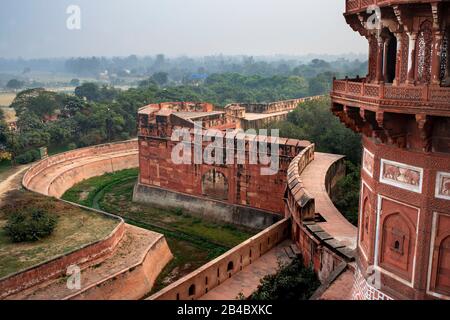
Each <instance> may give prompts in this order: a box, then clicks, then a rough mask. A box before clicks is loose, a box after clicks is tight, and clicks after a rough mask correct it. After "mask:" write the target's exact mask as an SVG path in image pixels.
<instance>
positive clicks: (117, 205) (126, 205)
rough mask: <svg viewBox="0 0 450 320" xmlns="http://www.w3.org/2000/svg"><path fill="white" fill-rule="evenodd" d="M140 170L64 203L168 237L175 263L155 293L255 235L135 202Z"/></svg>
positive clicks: (99, 181) (73, 192)
mask: <svg viewBox="0 0 450 320" xmlns="http://www.w3.org/2000/svg"><path fill="white" fill-rule="evenodd" d="M137 177H138V169H130V170H123V171H120V172H117V173H114V174H106V175H104V176H102V177H95V178H92V179H89V180H85V181H83V182H81V183H79V184H78V185H76V186H74V187H73V188H72V189H70V190H68V191H67V192H66V193H65V194H64V195H63V199H65V200H68V201H72V202H76V203H80V204H83V205H85V206H90V207H94V208H99V209H102V210H104V211H106V212H110V213H113V214H117V215H120V216H122V217H123V218H124V219H125V220H126V221H127V222H128V223H130V224H133V225H136V226H139V227H142V228H145V229H148V230H152V231H155V232H159V233H162V234H164V235H165V237H166V239H167V242H168V244H169V247H170V249H171V251H172V253H173V254H174V259H173V260H172V261H171V262H170V263H169V265H168V266H167V267H166V268H165V269H164V270H163V272H162V273H161V275H160V277H159V278H158V279H157V281H156V284H155V287H154V289H153V291H152V292H156V291H158V290H159V289H162V288H163V287H165V286H167V285H168V284H170V283H172V282H174V281H176V280H178V279H180V278H181V277H183V276H184V275H186V274H188V273H190V272H192V271H194V270H195V269H197V268H198V267H200V266H202V265H204V264H205V263H207V262H209V261H211V260H212V259H214V258H216V257H218V256H220V255H221V254H223V253H224V252H226V251H228V250H229V249H231V248H233V247H234V246H236V245H238V244H240V243H242V242H243V241H245V240H247V239H248V238H250V237H251V236H253V235H254V234H255V233H256V231H249V230H242V229H240V228H237V227H236V226H233V225H229V224H220V223H215V222H211V221H206V220H202V219H200V218H196V217H193V216H190V215H188V214H185V213H183V211H182V210H168V209H160V208H155V207H152V206H149V205H145V204H138V203H134V202H132V197H133V187H134V184H135V183H136V181H137Z"/></svg>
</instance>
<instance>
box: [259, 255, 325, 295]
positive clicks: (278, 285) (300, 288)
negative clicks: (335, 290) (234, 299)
mask: <svg viewBox="0 0 450 320" xmlns="http://www.w3.org/2000/svg"><path fill="white" fill-rule="evenodd" d="M319 286H320V281H319V279H318V278H317V276H316V274H315V273H314V271H313V270H312V269H311V268H306V267H305V266H304V265H303V262H302V261H301V259H298V258H297V259H294V261H292V263H291V264H289V265H287V266H284V265H280V267H279V270H278V272H277V273H276V274H274V275H269V276H266V277H264V278H263V279H262V280H261V284H260V286H259V287H258V290H257V291H256V292H255V293H254V294H253V295H252V296H251V300H262V301H264V300H265V301H297V300H308V299H309V298H310V297H311V296H312V295H313V293H314V291H315V290H316V289H317V288H318V287H319Z"/></svg>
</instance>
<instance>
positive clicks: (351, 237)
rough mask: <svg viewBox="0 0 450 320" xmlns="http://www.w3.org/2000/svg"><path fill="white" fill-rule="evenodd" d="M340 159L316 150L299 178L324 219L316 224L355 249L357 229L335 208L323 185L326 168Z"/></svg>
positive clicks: (337, 156) (340, 157)
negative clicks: (312, 158)
mask: <svg viewBox="0 0 450 320" xmlns="http://www.w3.org/2000/svg"><path fill="white" fill-rule="evenodd" d="M340 159H342V156H339V155H335V154H328V153H320V152H316V153H315V156H314V160H313V161H312V162H311V163H310V164H309V165H308V166H307V167H306V168H305V170H304V171H303V172H302V174H301V175H300V178H301V179H302V181H303V183H304V186H305V188H306V189H307V190H308V192H309V193H310V194H311V195H312V196H313V197H314V198H315V201H316V212H317V213H320V214H321V215H322V217H323V218H324V219H325V220H326V222H320V223H317V225H318V226H320V227H321V228H322V229H323V230H325V231H326V232H327V233H329V234H330V235H331V236H333V237H334V238H335V239H336V240H338V241H340V242H341V243H342V244H344V245H346V246H348V247H350V248H352V249H355V248H356V237H357V230H358V229H357V228H356V227H355V226H354V225H352V224H351V223H350V222H348V220H347V219H345V217H344V216H343V215H342V214H341V213H340V212H339V210H338V209H336V207H335V206H334V204H333V202H332V201H331V199H330V197H329V196H328V193H327V189H326V187H325V178H326V175H327V172H328V169H329V168H330V167H331V166H332V165H333V163H335V162H336V161H338V160H340Z"/></svg>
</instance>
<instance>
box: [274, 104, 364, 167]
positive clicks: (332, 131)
mask: <svg viewBox="0 0 450 320" xmlns="http://www.w3.org/2000/svg"><path fill="white" fill-rule="evenodd" d="M330 105H331V102H330V100H329V98H323V99H320V100H316V101H308V102H306V103H303V104H301V105H300V106H299V108H297V109H296V110H294V111H293V112H291V113H290V114H289V115H288V119H287V121H282V122H278V123H273V124H271V125H270V128H273V129H277V128H278V129H280V135H281V136H282V137H287V138H295V139H304V140H309V141H311V142H314V143H315V144H316V149H317V151H319V152H326V153H334V154H342V155H345V156H346V157H347V159H348V160H350V161H351V162H352V163H353V164H355V165H357V164H359V163H360V162H361V152H362V146H361V137H360V135H358V134H355V133H354V132H353V131H352V130H350V129H348V128H346V127H345V126H344V125H343V124H342V123H341V122H340V121H339V119H338V118H337V117H335V116H334V115H333V114H332V113H331V111H330Z"/></svg>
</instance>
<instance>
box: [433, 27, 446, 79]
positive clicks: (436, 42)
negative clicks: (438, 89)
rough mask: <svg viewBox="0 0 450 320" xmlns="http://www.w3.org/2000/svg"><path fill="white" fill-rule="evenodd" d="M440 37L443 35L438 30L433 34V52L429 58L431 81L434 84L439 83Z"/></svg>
mask: <svg viewBox="0 0 450 320" xmlns="http://www.w3.org/2000/svg"><path fill="white" fill-rule="evenodd" d="M442 39H443V36H442V33H441V32H440V31H438V32H436V33H435V34H434V41H433V51H432V52H433V53H432V58H431V83H432V84H435V85H439V84H440V83H441V79H440V73H441V58H442Z"/></svg>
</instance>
